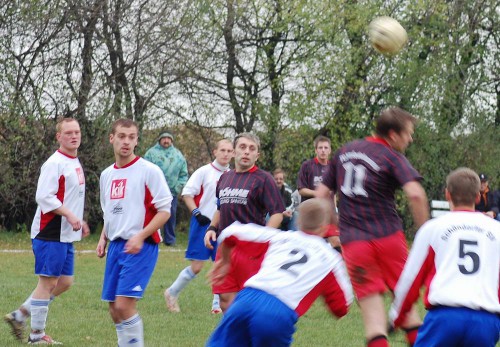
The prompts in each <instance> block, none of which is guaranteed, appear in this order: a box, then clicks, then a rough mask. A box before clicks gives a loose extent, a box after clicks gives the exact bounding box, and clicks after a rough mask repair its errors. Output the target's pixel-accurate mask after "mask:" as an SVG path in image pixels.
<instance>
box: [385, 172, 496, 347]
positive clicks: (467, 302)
mask: <svg viewBox="0 0 500 347" xmlns="http://www.w3.org/2000/svg"><path fill="white" fill-rule="evenodd" d="M479 187H480V181H479V176H478V175H477V174H476V173H475V172H474V171H472V170H470V169H467V168H460V169H457V170H455V171H453V172H451V173H450V174H449V175H448V177H447V178H446V199H447V200H448V201H449V202H450V209H451V212H450V213H448V214H446V215H443V216H441V217H438V218H435V219H432V220H430V221H428V222H427V223H425V224H424V225H423V226H422V227H421V228H420V230H419V231H418V232H417V235H416V237H415V241H414V243H413V246H412V249H411V251H410V255H409V257H408V261H407V263H406V265H405V267H404V270H403V273H402V274H401V277H400V278H399V281H398V283H397V285H396V288H395V293H394V294H395V299H394V302H393V304H392V307H391V310H390V319H391V321H392V324H393V325H394V326H395V327H398V326H400V325H401V323H402V322H403V320H404V318H405V316H406V314H407V313H408V311H409V309H410V308H411V306H412V304H413V303H414V302H415V301H417V300H418V297H419V293H420V287H421V286H423V285H425V286H426V292H425V294H424V304H425V306H426V308H427V309H428V313H427V315H426V316H425V319H424V323H423V325H422V326H421V327H420V329H419V331H418V335H417V340H416V342H415V346H425V347H432V346H446V347H453V346H475V347H483V346H484V347H486V346H491V347H493V346H495V345H496V343H497V342H498V339H499V332H500V316H499V315H500V303H499V294H500V291H499V275H500V223H498V222H497V221H495V220H493V219H491V218H489V217H488V216H485V215H483V214H482V213H481V212H475V209H474V204H475V202H477V201H479V200H478V199H479Z"/></svg>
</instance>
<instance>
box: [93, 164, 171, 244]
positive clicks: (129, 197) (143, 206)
mask: <svg viewBox="0 0 500 347" xmlns="http://www.w3.org/2000/svg"><path fill="white" fill-rule="evenodd" d="M100 191H101V194H100V196H101V208H102V211H103V212H104V228H105V231H106V236H107V238H108V239H109V240H111V241H113V240H115V239H117V238H122V239H124V240H128V239H130V238H131V237H132V236H134V235H136V234H137V233H139V232H140V231H141V230H142V229H143V228H144V227H145V226H146V225H148V224H149V222H150V221H151V219H153V217H154V216H155V215H156V213H157V212H158V211H165V212H168V213H170V207H171V203H172V194H171V193H170V189H169V188H168V184H167V181H166V180H165V176H164V175H163V172H162V171H161V169H160V168H159V167H158V166H156V165H155V164H153V163H150V162H149V161H147V160H144V159H142V158H140V157H136V158H135V159H134V160H133V161H132V162H130V163H129V164H128V165H126V166H124V167H121V168H119V167H117V166H116V165H115V164H113V165H111V166H109V167H108V168H107V169H105V170H104V171H103V172H102V173H101V180H100ZM152 241H154V242H156V243H158V242H159V241H160V234H159V232H156V233H154V234H153V235H152Z"/></svg>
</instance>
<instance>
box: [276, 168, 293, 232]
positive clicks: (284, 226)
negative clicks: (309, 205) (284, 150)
mask: <svg viewBox="0 0 500 347" xmlns="http://www.w3.org/2000/svg"><path fill="white" fill-rule="evenodd" d="M273 178H274V181H275V182H276V185H277V186H278V189H279V191H280V195H281V200H282V201H283V205H284V206H285V211H283V221H282V222H281V225H280V229H281V230H291V229H290V223H291V220H292V216H293V211H294V207H293V201H292V192H291V189H290V188H288V187H287V186H286V184H285V172H284V171H283V170H282V169H279V168H278V169H276V170H274V171H273Z"/></svg>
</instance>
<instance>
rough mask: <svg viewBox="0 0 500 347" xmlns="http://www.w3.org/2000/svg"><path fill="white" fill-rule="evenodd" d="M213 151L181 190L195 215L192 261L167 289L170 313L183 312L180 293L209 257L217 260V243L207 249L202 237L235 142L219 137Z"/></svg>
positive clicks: (214, 309) (189, 256)
mask: <svg viewBox="0 0 500 347" xmlns="http://www.w3.org/2000/svg"><path fill="white" fill-rule="evenodd" d="M213 154H214V157H215V160H214V161H213V162H212V163H210V164H207V165H204V166H202V167H200V168H199V169H198V170H196V171H195V172H194V173H193V175H192V176H191V177H190V178H189V180H188V181H187V183H186V186H185V187H184V189H183V190H182V197H183V199H184V202H185V203H186V206H187V208H188V209H189V210H190V211H191V215H192V216H191V222H190V224H189V240H188V246H187V249H186V259H188V260H190V261H191V265H190V266H188V267H186V268H185V269H184V270H182V271H181V272H180V273H179V276H178V277H177V279H176V280H175V282H174V283H172V285H171V286H170V287H169V288H167V289H166V290H165V293H164V295H165V301H166V303H167V308H168V310H169V311H171V312H180V308H179V303H178V302H177V299H178V297H179V294H180V293H181V291H182V290H183V289H184V288H185V287H186V286H187V285H188V284H189V282H191V281H192V280H193V279H194V278H195V277H196V275H198V273H199V272H200V271H201V269H202V268H203V264H204V263H205V262H206V261H207V260H209V259H210V258H212V260H214V259H215V254H216V247H215V246H216V243H213V245H214V249H212V250H211V249H208V248H207V247H205V243H204V240H203V238H204V237H205V232H206V231H207V228H208V226H209V224H210V218H211V217H213V215H214V214H215V211H216V210H217V197H216V196H215V188H216V186H217V182H219V179H220V176H221V175H222V174H223V173H224V172H227V171H229V162H230V161H231V159H232V158H233V155H234V150H233V144H232V142H231V141H229V140H225V139H224V140H220V141H219V142H217V147H216V148H215V149H214V151H213ZM221 312H222V310H221V308H220V304H219V295H218V294H214V298H213V301H212V313H214V314H218V313H221Z"/></svg>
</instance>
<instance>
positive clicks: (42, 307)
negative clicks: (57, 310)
mask: <svg viewBox="0 0 500 347" xmlns="http://www.w3.org/2000/svg"><path fill="white" fill-rule="evenodd" d="M49 302H50V300H43V299H31V330H32V331H39V332H40V333H38V334H30V335H31V337H32V338H40V337H42V336H43V334H44V331H45V323H46V322H47V314H48V313H49Z"/></svg>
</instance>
